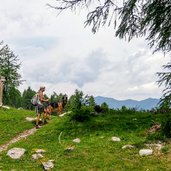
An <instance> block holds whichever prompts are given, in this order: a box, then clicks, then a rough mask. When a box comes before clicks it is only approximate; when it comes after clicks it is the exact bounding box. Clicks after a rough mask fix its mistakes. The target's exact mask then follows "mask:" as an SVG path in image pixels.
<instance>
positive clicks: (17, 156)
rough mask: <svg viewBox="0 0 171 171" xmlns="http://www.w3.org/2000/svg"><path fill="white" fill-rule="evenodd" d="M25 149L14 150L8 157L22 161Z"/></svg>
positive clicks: (11, 150) (8, 153)
mask: <svg viewBox="0 0 171 171" xmlns="http://www.w3.org/2000/svg"><path fill="white" fill-rule="evenodd" d="M25 151H26V150H25V149H24V148H12V149H10V150H9V151H8V152H7V155H8V156H9V157H11V158H12V159H20V158H21V157H22V156H23V155H24V153H25Z"/></svg>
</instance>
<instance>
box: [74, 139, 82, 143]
mask: <svg viewBox="0 0 171 171" xmlns="http://www.w3.org/2000/svg"><path fill="white" fill-rule="evenodd" d="M73 142H75V143H80V142H81V140H80V139H79V138H76V139H74V140H73Z"/></svg>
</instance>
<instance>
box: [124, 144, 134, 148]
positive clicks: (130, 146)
mask: <svg viewBox="0 0 171 171" xmlns="http://www.w3.org/2000/svg"><path fill="white" fill-rule="evenodd" d="M126 148H135V146H133V145H130V144H127V145H124V146H123V147H122V149H126Z"/></svg>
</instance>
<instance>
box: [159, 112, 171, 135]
mask: <svg viewBox="0 0 171 171" xmlns="http://www.w3.org/2000/svg"><path fill="white" fill-rule="evenodd" d="M166 116H167V117H166V118H165V120H163V122H162V125H161V133H162V135H163V136H164V137H166V138H171V114H167V115H166Z"/></svg>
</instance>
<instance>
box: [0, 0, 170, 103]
mask: <svg viewBox="0 0 171 171" xmlns="http://www.w3.org/2000/svg"><path fill="white" fill-rule="evenodd" d="M47 3H49V4H52V5H53V4H55V3H56V1H55V0H29V1H28V0H5V1H4V0H0V4H1V6H0V21H1V22H0V41H2V40H3V41H4V44H8V45H9V47H10V49H11V50H12V51H13V52H14V53H15V54H16V55H17V56H18V59H19V60H20V62H21V68H20V71H19V72H20V74H21V76H22V79H23V80H25V81H24V82H23V84H22V85H20V86H19V90H20V91H21V92H22V91H23V90H24V89H27V88H28V86H30V87H31V88H32V89H33V90H35V91H37V90H38V89H39V87H40V86H46V94H47V95H49V96H50V95H51V94H53V92H56V93H57V94H59V93H63V94H64V93H66V94H67V95H68V96H70V95H72V94H74V92H75V90H76V89H78V90H80V91H82V92H83V93H84V94H85V95H86V94H88V95H93V96H94V97H96V96H104V97H112V98H115V99H119V100H125V99H135V100H143V99H146V98H150V97H151V98H160V97H161V95H162V90H163V87H160V88H159V87H158V85H157V83H156V81H157V79H158V77H157V75H156V72H159V71H162V65H164V64H166V63H167V62H168V57H167V56H165V57H164V56H163V54H162V53H155V54H153V53H152V52H153V50H152V49H149V47H148V45H147V42H146V41H145V40H144V39H143V38H137V39H133V40H132V41H131V42H127V41H125V40H123V39H118V38H116V37H115V31H114V30H113V28H112V26H111V27H108V26H104V27H103V28H101V29H100V30H99V31H98V32H97V33H96V34H93V33H92V32H91V27H86V28H84V21H85V19H86V11H80V10H77V11H76V12H71V11H65V12H63V13H61V14H60V15H58V12H57V11H56V10H54V9H52V8H50V7H48V6H47V5H46V4H47Z"/></svg>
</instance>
